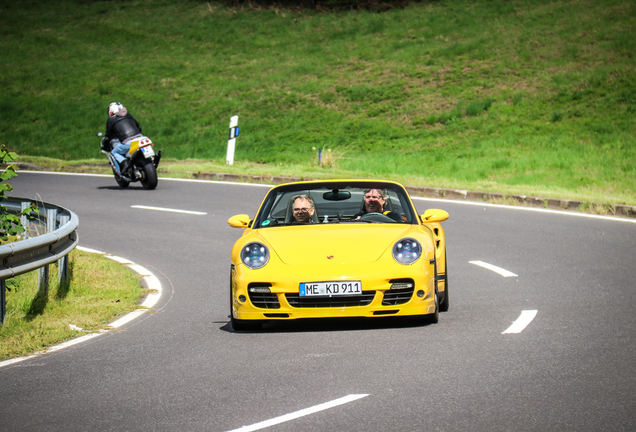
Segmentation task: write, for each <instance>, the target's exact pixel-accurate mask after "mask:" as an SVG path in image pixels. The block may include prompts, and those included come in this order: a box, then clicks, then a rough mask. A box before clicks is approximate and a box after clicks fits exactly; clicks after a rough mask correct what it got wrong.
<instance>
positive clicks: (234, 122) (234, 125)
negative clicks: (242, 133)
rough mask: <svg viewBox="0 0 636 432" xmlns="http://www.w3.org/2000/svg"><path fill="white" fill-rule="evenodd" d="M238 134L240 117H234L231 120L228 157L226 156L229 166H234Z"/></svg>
mask: <svg viewBox="0 0 636 432" xmlns="http://www.w3.org/2000/svg"><path fill="white" fill-rule="evenodd" d="M238 134H239V128H238V116H233V117H232V118H230V138H229V139H228V141H227V155H226V156H225V163H226V164H227V165H233V164H234V148H235V147H236V137H237V136H238Z"/></svg>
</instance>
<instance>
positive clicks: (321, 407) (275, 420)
mask: <svg viewBox="0 0 636 432" xmlns="http://www.w3.org/2000/svg"><path fill="white" fill-rule="evenodd" d="M366 396H369V395H368V394H351V395H349V396H345V397H342V398H340V399H336V400H333V401H331V402H325V403H323V404H320V405H315V406H313V407H310V408H305V409H302V410H300V411H296V412H293V413H291V414H286V415H283V416H280V417H276V418H273V419H271V420H265V421H262V422H260V423H254V424H253V425H250V426H243V427H240V428H238V429H233V430H231V431H228V432H250V431H256V430H260V429H264V428H266V427H270V426H274V425H277V424H280V423H284V422H287V421H290V420H294V419H297V418H300V417H304V416H307V415H309V414H314V413H317V412H318V411H324V410H326V409H329V408H333V407H336V406H338V405H343V404H346V403H349V402H353V401H355V400H358V399H361V398H363V397H366Z"/></svg>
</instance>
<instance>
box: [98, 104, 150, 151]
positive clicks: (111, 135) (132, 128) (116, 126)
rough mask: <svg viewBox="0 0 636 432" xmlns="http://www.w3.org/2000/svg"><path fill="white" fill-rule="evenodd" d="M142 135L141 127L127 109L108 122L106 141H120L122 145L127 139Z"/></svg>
mask: <svg viewBox="0 0 636 432" xmlns="http://www.w3.org/2000/svg"><path fill="white" fill-rule="evenodd" d="M140 134H141V126H140V125H139V122H137V120H135V118H134V117H133V116H132V114H128V110H126V108H122V109H121V110H119V112H118V113H116V114H115V115H114V116H112V117H110V118H109V119H108V121H107V122H106V135H105V137H104V138H105V140H107V141H108V142H110V140H113V139H118V140H119V141H121V142H122V143H123V142H125V141H126V139H128V138H131V137H133V136H135V135H140Z"/></svg>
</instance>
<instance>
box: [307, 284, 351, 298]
mask: <svg viewBox="0 0 636 432" xmlns="http://www.w3.org/2000/svg"><path fill="white" fill-rule="evenodd" d="M347 295H362V284H361V283H360V281H344V282H306V283H301V284H300V296H301V297H311V296H322V297H325V296H326V297H331V296H347Z"/></svg>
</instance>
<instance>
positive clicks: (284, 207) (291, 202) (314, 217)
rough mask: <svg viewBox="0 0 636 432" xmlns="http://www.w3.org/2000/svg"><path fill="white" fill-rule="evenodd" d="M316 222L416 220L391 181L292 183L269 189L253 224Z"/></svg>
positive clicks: (402, 191) (408, 222) (404, 196)
mask: <svg viewBox="0 0 636 432" xmlns="http://www.w3.org/2000/svg"><path fill="white" fill-rule="evenodd" d="M382 186H384V187H382ZM301 187H304V188H301ZM309 208H311V210H309ZM295 210H296V211H295ZM312 210H313V211H312ZM310 213H311V214H310ZM318 223H319V224H326V223H407V224H417V223H418V220H417V216H416V214H415V212H414V210H413V208H412V206H411V203H410V200H409V199H408V197H407V195H406V191H405V190H404V189H403V188H401V187H399V186H397V185H394V184H391V183H389V184H379V185H377V184H343V183H339V184H333V185H330V184H324V183H321V184H316V185H298V184H295V185H289V186H288V187H285V186H279V187H277V188H274V189H272V190H271V191H270V193H269V194H268V195H267V197H266V198H265V201H264V203H263V205H262V206H261V210H260V213H259V214H258V215H257V217H256V219H255V221H254V228H267V227H272V226H281V225H298V224H318Z"/></svg>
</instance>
